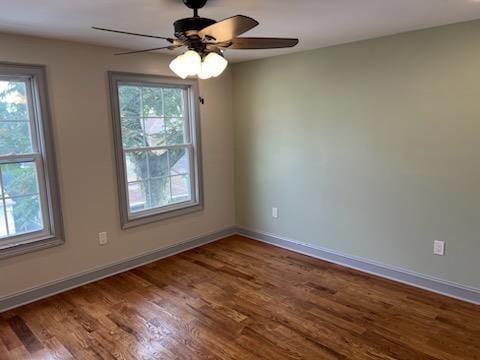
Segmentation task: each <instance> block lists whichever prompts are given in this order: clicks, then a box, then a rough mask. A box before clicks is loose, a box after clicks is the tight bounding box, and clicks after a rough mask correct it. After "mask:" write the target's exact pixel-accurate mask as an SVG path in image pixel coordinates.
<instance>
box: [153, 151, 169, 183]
mask: <svg viewBox="0 0 480 360" xmlns="http://www.w3.org/2000/svg"><path fill="white" fill-rule="evenodd" d="M148 162H149V163H148V165H149V167H150V177H152V178H158V177H162V176H168V151H167V150H154V151H149V152H148Z"/></svg>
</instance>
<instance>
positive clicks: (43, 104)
mask: <svg viewBox="0 0 480 360" xmlns="http://www.w3.org/2000/svg"><path fill="white" fill-rule="evenodd" d="M61 236H62V224H61V217H60V205H59V198H58V194H57V192H56V179H55V164H54V159H53V144H52V140H51V134H50V124H49V117H48V109H47V101H46V86H45V72H44V68H43V67H41V66H24V65H12V64H2V63H0V257H5V256H11V255H16V254H19V253H23V252H26V251H31V250H36V249H40V248H45V247H48V246H53V245H58V244H61V243H62V242H63V240H62V238H61Z"/></svg>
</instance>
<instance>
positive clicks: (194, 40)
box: [93, 0, 298, 79]
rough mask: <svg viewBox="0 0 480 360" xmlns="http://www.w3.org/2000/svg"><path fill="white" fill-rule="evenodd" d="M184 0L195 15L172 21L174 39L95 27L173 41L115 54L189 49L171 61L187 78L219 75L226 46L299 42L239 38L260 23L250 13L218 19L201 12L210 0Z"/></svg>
mask: <svg viewBox="0 0 480 360" xmlns="http://www.w3.org/2000/svg"><path fill="white" fill-rule="evenodd" d="M183 3H184V4H185V5H186V6H187V7H189V8H190V9H193V17H189V18H185V19H180V20H177V21H175V22H174V24H173V26H174V28H175V37H172V38H171V37H164V36H156V35H147V34H139V33H132V32H128V31H121V30H114V29H106V28H101V27H93V29H95V30H102V31H108V32H113V33H119V34H126V35H134V36H142V37H148V38H154V39H161V40H165V41H167V42H169V43H170V45H167V46H162V47H156V48H151V49H145V50H137V51H128V52H123V53H118V54H115V55H129V54H138V53H144V52H149V51H155V50H162V49H168V50H174V49H177V48H181V47H186V48H188V50H187V51H186V52H185V53H184V54H183V55H180V56H178V57H176V58H175V59H174V60H173V61H172V62H171V63H170V68H171V69H172V71H173V72H175V73H176V74H177V75H178V76H180V77H181V78H184V79H185V78H187V77H188V76H195V75H198V77H199V78H201V79H208V78H210V77H216V76H219V75H220V74H221V73H222V72H223V71H224V70H225V68H226V67H227V65H228V62H227V60H226V59H225V58H224V57H223V51H224V50H226V49H235V50H242V49H245V50H257V49H278V48H288V47H293V46H295V45H297V44H298V39H293V38H266V37H238V36H239V35H241V34H243V33H245V32H247V31H249V30H251V29H253V28H254V27H255V26H257V25H258V24H259V23H258V21H256V20H254V19H252V18H250V17H248V16H244V15H235V16H232V17H229V18H227V19H224V20H221V21H218V22H217V21H215V20H212V19H208V18H204V17H200V16H199V15H198V9H201V8H202V7H204V6H205V4H206V3H207V0H183Z"/></svg>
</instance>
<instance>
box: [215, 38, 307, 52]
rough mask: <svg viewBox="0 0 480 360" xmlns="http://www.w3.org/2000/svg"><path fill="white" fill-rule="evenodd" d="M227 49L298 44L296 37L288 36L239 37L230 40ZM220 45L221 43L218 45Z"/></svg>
mask: <svg viewBox="0 0 480 360" xmlns="http://www.w3.org/2000/svg"><path fill="white" fill-rule="evenodd" d="M231 43H232V44H231V45H230V46H225V47H226V48H228V49H245V50H248V49H280V48H289V47H294V46H295V45H297V44H298V39H290V38H264V37H252V38H247V37H240V38H235V39H233V40H231ZM220 46H221V45H220Z"/></svg>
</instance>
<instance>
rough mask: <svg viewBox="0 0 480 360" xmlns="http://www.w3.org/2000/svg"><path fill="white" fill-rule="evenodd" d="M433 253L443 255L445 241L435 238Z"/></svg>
mask: <svg viewBox="0 0 480 360" xmlns="http://www.w3.org/2000/svg"><path fill="white" fill-rule="evenodd" d="M433 253H434V254H435V255H439V256H444V255H445V241H440V240H435V241H434V242H433Z"/></svg>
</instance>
